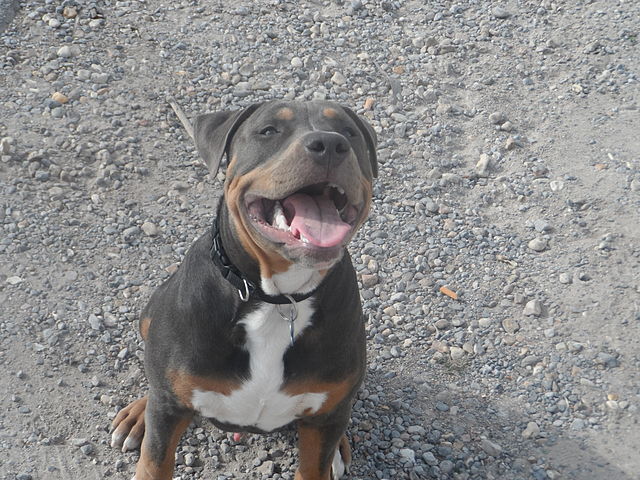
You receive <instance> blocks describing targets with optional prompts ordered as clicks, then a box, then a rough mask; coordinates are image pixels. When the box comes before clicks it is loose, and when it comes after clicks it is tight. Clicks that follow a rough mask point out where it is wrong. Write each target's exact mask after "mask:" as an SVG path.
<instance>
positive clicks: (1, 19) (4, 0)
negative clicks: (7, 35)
mask: <svg viewBox="0 0 640 480" xmlns="http://www.w3.org/2000/svg"><path fill="white" fill-rule="evenodd" d="M18 3H19V2H18V0H0V33H2V32H4V31H5V30H6V28H7V27H8V26H9V24H10V23H11V22H12V21H13V17H15V16H16V13H18V8H19V6H18Z"/></svg>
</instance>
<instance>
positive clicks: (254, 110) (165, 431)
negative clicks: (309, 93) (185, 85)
mask: <svg viewBox="0 0 640 480" xmlns="http://www.w3.org/2000/svg"><path fill="white" fill-rule="evenodd" d="M193 136H194V140H195V142H196V145H197V147H198V151H199V152H200V154H201V155H202V157H203V158H204V160H205V161H206V163H207V165H208V166H209V169H210V171H211V172H212V173H213V174H215V173H216V171H217V170H218V166H219V164H220V161H221V159H222V158H223V157H224V155H225V153H226V155H227V158H228V159H229V163H228V167H227V175H226V181H225V184H224V195H223V198H222V200H221V202H220V205H219V207H218V212H217V218H216V222H215V225H214V227H213V228H212V230H211V231H210V232H208V233H206V234H205V235H203V236H202V237H200V238H199V239H198V240H197V241H196V243H195V244H194V245H193V246H192V248H191V249H190V250H189V252H188V253H187V255H186V257H185V259H184V261H183V263H182V265H181V266H180V268H179V269H178V270H177V271H176V272H175V273H174V274H173V275H172V276H171V278H169V280H167V281H166V282H165V283H164V284H163V285H162V286H160V287H159V288H158V289H157V290H156V292H155V293H154V294H153V296H152V297H151V300H150V301H149V304H148V305H147V307H146V308H145V310H144V312H143V313H142V316H141V321H140V330H141V333H142V337H143V338H144V340H145V345H146V348H145V370H146V373H147V376H148V379H149V384H150V389H149V393H148V395H147V396H145V397H144V398H141V399H140V400H137V401H135V402H133V403H131V404H130V405H129V406H127V407H126V408H124V409H123V410H121V411H120V412H119V413H118V415H117V416H116V418H115V419H114V421H113V426H114V432H113V437H112V445H113V446H118V447H121V448H122V450H123V451H126V450H131V449H135V448H137V447H138V446H141V454H140V460H139V462H138V465H137V468H136V474H135V477H134V478H135V479H136V480H150V479H154V480H165V479H166V480H168V479H171V477H172V473H173V469H174V462H175V460H174V453H175V449H176V447H177V445H178V442H179V439H180V437H181V435H182V433H183V432H184V431H185V429H186V428H187V426H188V425H189V423H190V421H191V418H192V416H193V415H194V413H197V414H200V415H202V416H204V417H207V418H210V419H211V420H212V421H213V423H214V424H215V425H217V426H219V427H220V428H222V429H225V430H229V431H234V432H240V431H246V432H260V433H262V432H270V431H273V430H275V429H278V428H280V427H282V426H284V425H287V424H289V423H292V422H296V424H297V429H298V446H299V456H300V458H299V468H298V470H297V472H296V476H295V478H296V480H328V479H337V478H340V477H341V476H342V475H343V473H344V472H345V470H346V469H348V466H349V463H350V457H351V455H350V450H349V444H348V442H347V439H346V437H345V435H344V432H345V429H346V427H347V423H348V421H349V416H350V413H351V404H352V399H353V396H354V395H355V392H356V390H357V389H358V387H359V385H360V383H361V382H362V378H363V376H364V371H365V335H364V324H363V317H362V308H361V305H360V296H359V294H358V290H357V283H356V275H355V271H354V269H353V266H352V265H351V259H350V257H349V254H348V253H347V252H346V250H345V247H346V245H347V243H348V242H349V241H350V240H351V238H352V237H353V235H354V234H355V232H356V231H357V229H358V228H359V227H360V225H361V224H362V223H363V222H364V220H365V218H366V216H367V214H368V212H369V208H370V205H371V195H372V180H373V177H375V176H376V175H377V161H376V151H375V143H376V141H375V133H374V132H373V130H372V129H371V127H370V126H369V125H368V124H367V123H366V122H365V121H363V120H362V119H361V118H360V117H358V116H357V115H356V114H355V113H354V112H352V111H351V110H349V109H348V108H345V107H342V106H340V105H338V104H335V103H331V102H280V101H276V102H268V103H263V104H258V105H253V106H251V107H249V108H247V109H245V110H240V111H235V112H221V113H213V114H207V115H202V116H200V117H198V118H197V119H196V122H195V125H194V132H193Z"/></svg>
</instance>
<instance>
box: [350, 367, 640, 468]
mask: <svg viewBox="0 0 640 480" xmlns="http://www.w3.org/2000/svg"><path fill="white" fill-rule="evenodd" d="M432 369H433V372H431V374H435V375H434V377H435V376H438V378H439V380H438V381H437V382H436V381H432V380H429V375H430V373H428V372H426V373H424V374H423V375H418V376H413V377H407V376H397V377H395V378H391V379H388V378H384V375H383V374H380V375H377V374H376V375H369V377H368V378H367V381H366V385H365V392H364V394H363V395H361V397H362V398H360V400H359V401H360V402H363V404H364V405H363V407H364V408H359V409H358V408H356V409H354V415H353V424H352V427H351V429H350V434H351V438H352V443H353V448H354V465H353V469H352V476H351V477H350V478H352V479H358V480H360V479H375V478H381V479H405V478H408V479H410V480H415V479H443V480H444V479H452V480H472V479H495V480H498V479H499V480H529V479H533V480H547V479H549V480H553V479H560V478H562V479H565V480H566V479H570V480H612V479H616V480H634V479H636V478H637V477H632V476H631V475H630V474H628V473H626V472H625V471H622V470H621V469H620V468H618V467H617V466H615V465H611V464H610V462H609V461H608V460H607V458H606V453H604V452H602V451H601V449H599V448H598V447H597V446H595V445H590V444H589V442H588V439H586V438H583V436H578V435H575V436H574V435H573V434H572V433H570V432H567V431H563V430H559V429H553V430H550V431H543V432H541V434H540V436H539V438H535V439H534V438H531V439H525V438H523V436H522V431H523V429H524V428H525V427H526V426H527V423H528V422H529V421H531V419H532V418H531V416H530V415H528V414H527V412H526V405H517V404H516V403H515V402H517V400H516V399H513V398H509V395H506V394H505V395H501V396H498V397H496V399H493V398H491V399H489V398H486V397H485V396H483V395H482V394H480V393H477V392H475V391H474V390H475V388H476V386H474V382H473V380H471V381H469V380H468V378H466V377H465V376H463V375H458V376H457V375H456V372H455V371H453V372H449V373H450V375H449V377H448V378H446V382H445V383H443V382H442V381H441V380H442V371H441V370H442V367H441V366H433V367H432ZM436 372H437V373H436ZM377 387H378V388H377ZM611 448H615V446H611Z"/></svg>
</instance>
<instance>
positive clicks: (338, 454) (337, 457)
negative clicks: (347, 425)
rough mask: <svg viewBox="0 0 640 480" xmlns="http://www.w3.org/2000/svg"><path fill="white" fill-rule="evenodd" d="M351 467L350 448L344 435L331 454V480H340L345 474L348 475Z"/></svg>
mask: <svg viewBox="0 0 640 480" xmlns="http://www.w3.org/2000/svg"><path fill="white" fill-rule="evenodd" d="M350 466H351V447H350V446H349V440H348V439H347V436H346V435H343V436H342V438H341V439H340V443H339V444H338V448H336V451H335V453H334V454H333V462H332V463H331V480H340V479H341V478H342V477H343V476H344V475H345V474H347V473H349V467H350Z"/></svg>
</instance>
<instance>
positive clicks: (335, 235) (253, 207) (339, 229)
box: [246, 182, 358, 248]
mask: <svg viewBox="0 0 640 480" xmlns="http://www.w3.org/2000/svg"><path fill="white" fill-rule="evenodd" d="M247 197H248V198H247V202H246V206H247V212H248V214H249V218H250V219H251V221H252V222H253V223H254V224H255V225H257V227H258V228H259V229H260V231H261V232H262V234H263V235H265V236H266V237H267V238H269V239H270V240H272V241H274V242H277V243H284V244H287V245H293V246H295V245H306V246H309V247H311V246H313V247H318V248H331V247H336V246H338V245H342V244H344V241H345V239H346V238H347V237H348V236H349V234H350V233H351V231H352V230H353V227H354V223H355V221H356V219H357V218H358V209H357V208H356V207H355V206H354V205H352V204H351V203H350V202H349V199H348V197H347V195H346V194H345V192H344V190H343V189H342V188H341V187H339V186H337V185H334V184H330V183H327V182H323V183H317V184H314V185H310V186H307V187H304V188H301V189H300V190H297V191H295V192H293V193H292V194H290V195H287V196H285V197H284V198H281V199H276V200H273V199H269V198H265V197H257V196H251V195H248V196H247Z"/></svg>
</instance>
